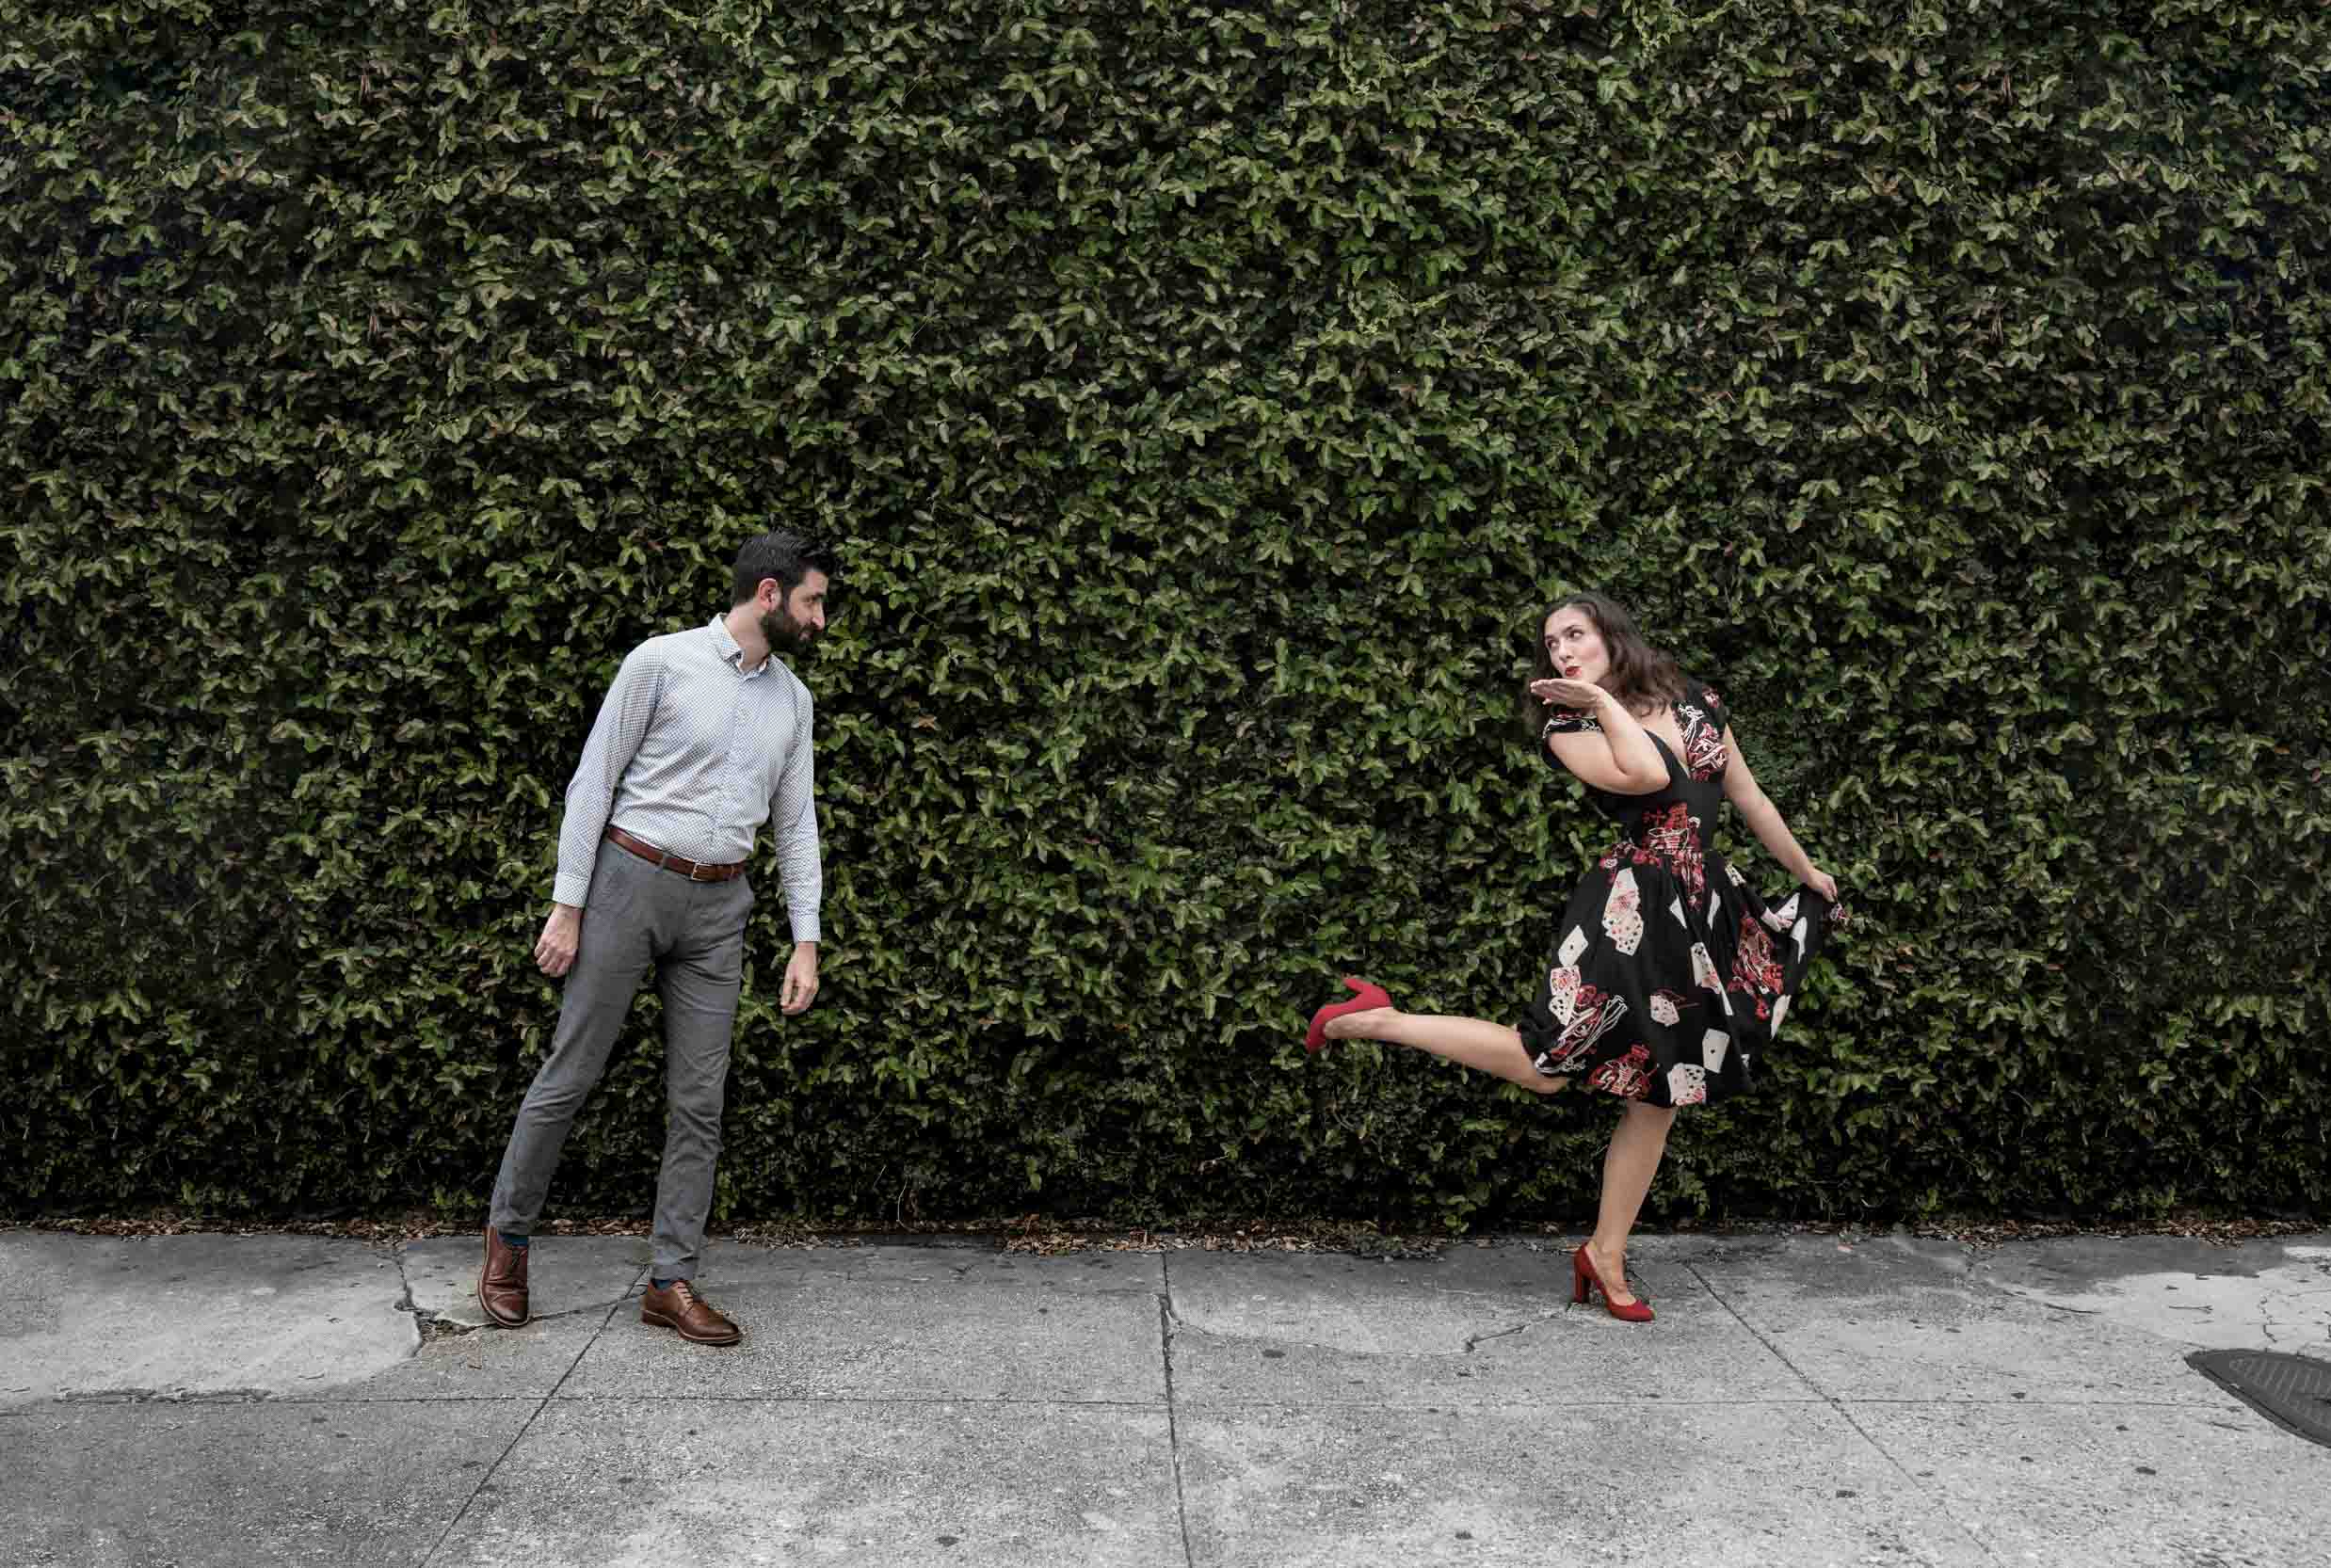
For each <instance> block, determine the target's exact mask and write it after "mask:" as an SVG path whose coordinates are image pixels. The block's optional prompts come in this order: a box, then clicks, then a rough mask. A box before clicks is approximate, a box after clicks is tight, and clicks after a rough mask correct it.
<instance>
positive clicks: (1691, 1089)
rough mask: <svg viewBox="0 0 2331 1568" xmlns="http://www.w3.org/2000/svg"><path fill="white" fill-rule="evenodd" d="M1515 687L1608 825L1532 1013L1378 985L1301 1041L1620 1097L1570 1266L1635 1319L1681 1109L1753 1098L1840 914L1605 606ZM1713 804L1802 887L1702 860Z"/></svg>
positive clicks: (1699, 699) (1355, 983) (1644, 1311)
mask: <svg viewBox="0 0 2331 1568" xmlns="http://www.w3.org/2000/svg"><path fill="white" fill-rule="evenodd" d="M1529 689H1530V695H1531V697H1532V698H1533V699H1535V700H1534V702H1533V703H1532V704H1531V705H1530V711H1531V718H1532V723H1533V728H1535V732H1536V737H1537V743H1536V744H1537V746H1538V750H1539V755H1541V756H1542V757H1544V758H1545V759H1546V761H1547V763H1548V765H1549V766H1551V767H1553V768H1555V769H1556V770H1558V771H1566V772H1567V773H1569V774H1572V775H1574V776H1577V777H1578V778H1579V779H1580V780H1581V781H1583V783H1584V784H1585V785H1586V792H1587V797H1588V798H1589V799H1591V800H1592V801H1593V802H1594V803H1595V805H1596V806H1597V807H1599V808H1601V810H1602V811H1603V812H1604V813H1605V814H1606V815H1608V816H1611V817H1613V818H1615V819H1616V821H1617V823H1618V825H1619V830H1620V837H1619V840H1618V842H1617V843H1616V845H1614V846H1613V847H1612V849H1611V851H1610V853H1609V854H1607V855H1605V856H1603V857H1602V858H1601V860H1600V862H1598V863H1597V865H1596V867H1595V869H1593V870H1591V871H1589V872H1587V873H1586V875H1585V876H1584V877H1583V878H1582V879H1581V880H1580V882H1579V884H1578V888H1577V889H1576V890H1575V891H1574V892H1573V893H1572V894H1571V895H1570V902H1569V905H1568V907H1567V909H1566V910H1565V911H1564V913H1563V917H1562V922H1561V924H1560V925H1559V926H1558V927H1557V928H1556V931H1555V937H1554V943H1555V946H1554V955H1553V961H1552V962H1551V964H1550V965H1549V966H1548V968H1547V973H1546V978H1545V980H1544V981H1542V982H1541V983H1540V984H1539V986H1538V996H1537V1003H1536V1005H1535V1006H1534V1007H1533V1008H1532V1009H1531V1010H1530V1013H1529V1016H1527V1017H1526V1018H1525V1019H1523V1020H1522V1022H1521V1024H1520V1026H1519V1028H1510V1027H1508V1026H1506V1025H1504V1024H1498V1023H1490V1022H1487V1020H1485V1019H1481V1018H1459V1017H1446V1016H1432V1015H1423V1014H1412V1013H1402V1012H1400V1011H1398V1010H1396V1009H1395V1008H1394V1007H1393V1006H1392V1000H1391V997H1389V996H1387V995H1386V994H1385V993H1384V991H1383V990H1382V988H1380V987H1378V986H1375V985H1372V984H1369V983H1367V982H1366V981H1362V980H1358V979H1357V978H1346V979H1345V981H1344V984H1345V985H1346V986H1348V987H1349V988H1350V989H1352V990H1354V991H1356V992H1358V996H1356V997H1354V998H1353V999H1352V1000H1349V1001H1345V1002H1342V1003H1340V1004H1337V1005H1335V1006H1330V1007H1323V1008H1321V1009H1320V1010H1319V1012H1318V1013H1317V1014H1316V1015H1315V1016H1313V1017H1312V1019H1311V1029H1310V1034H1309V1035H1308V1036H1307V1037H1306V1039H1305V1045H1306V1046H1307V1047H1308V1048H1310V1049H1312V1050H1317V1049H1319V1048H1321V1047H1322V1046H1323V1045H1325V1044H1326V1041H1327V1040H1331V1039H1334V1040H1350V1039H1365V1040H1388V1041H1391V1042H1392V1043H1393V1044H1396V1045H1403V1046H1414V1047H1416V1048H1418V1049H1420V1050H1428V1051H1431V1052H1432V1053H1433V1054H1434V1055H1436V1056H1445V1057H1447V1058H1449V1059H1450V1060H1451V1061H1453V1062H1459V1063H1462V1064H1465V1065H1466V1066H1469V1067H1478V1068H1480V1069H1481V1070H1482V1071H1484V1072H1488V1073H1495V1074H1496V1075H1497V1076H1498V1077H1500V1078H1503V1079H1505V1080H1509V1081H1511V1082H1515V1083H1519V1084H1521V1085H1522V1086H1523V1087H1525V1088H1528V1089H1532V1090H1535V1091H1536V1092H1537V1093H1539V1094H1552V1093H1554V1092H1555V1091H1557V1090H1560V1089H1565V1088H1567V1087H1569V1086H1570V1084H1571V1083H1573V1082H1583V1084H1584V1085H1585V1086H1586V1087H1587V1088H1589V1089H1599V1090H1601V1091H1603V1092H1605V1093H1608V1094H1612V1095H1616V1096H1618V1097H1619V1098H1620V1099H1622V1100H1624V1101H1625V1102H1626V1109H1625V1112H1623V1114H1622V1115H1621V1116H1620V1118H1619V1124H1618V1128H1617V1129H1616V1131H1615V1132H1613V1133H1612V1135H1611V1147H1610V1152H1609V1153H1608V1154H1607V1155H1606V1156H1605V1157H1604V1159H1603V1164H1602V1207H1601V1212H1600V1218H1599V1220H1598V1221H1597V1224H1596V1225H1595V1233H1594V1236H1593V1239H1592V1240H1589V1241H1587V1243H1586V1244H1585V1245H1584V1246H1583V1247H1581V1248H1579V1249H1578V1252H1577V1253H1576V1255H1575V1256H1573V1258H1572V1260H1571V1276H1572V1288H1571V1300H1572V1301H1573V1302H1585V1301H1587V1300H1589V1289H1590V1288H1595V1289H1600V1291H1601V1292H1602V1300H1603V1304H1604V1305H1605V1306H1606V1307H1607V1308H1609V1310H1610V1312H1611V1315H1612V1316H1613V1317H1616V1318H1622V1319H1625V1320H1628V1321H1630V1322H1648V1321H1650V1320H1651V1309H1650V1307H1649V1306H1648V1305H1646V1304H1644V1303H1642V1302H1640V1301H1638V1300H1637V1299H1636V1298H1635V1297H1634V1295H1633V1294H1632V1292H1631V1291H1630V1290H1629V1289H1628V1288H1627V1271H1626V1257H1627V1237H1628V1234H1629V1232H1631V1231H1632V1229H1633V1228H1634V1224H1635V1215H1636V1213H1637V1211H1638V1210H1640V1209H1641V1208H1642V1207H1643V1197H1644V1194H1645V1193H1646V1192H1648V1191H1649V1190H1650V1186H1651V1176H1652V1173H1654V1172H1655V1171H1657V1170H1658V1169H1659V1161H1660V1156H1661V1154H1662V1153H1663V1152H1664V1150H1665V1148H1666V1146H1667V1128H1668V1127H1669V1125H1670V1124H1671V1123H1673V1122H1674V1120H1675V1115H1676V1108H1677V1107H1678V1106H1682V1105H1701V1104H1706V1103H1709V1102H1711V1101H1713V1100H1718V1099H1721V1098H1723V1097H1724V1096H1727V1095H1731V1094H1737V1093H1739V1092H1740V1091H1741V1090H1743V1089H1745V1088H1746V1087H1748V1085H1749V1082H1750V1080H1751V1077H1752V1073H1753V1070H1754V1064H1755V1060H1756V1057H1757V1055H1758V1053H1760V1051H1761V1050H1762V1049H1763V1048H1764V1047H1765V1046H1766V1045H1767V1044H1768V1043H1770V1042H1771V1040H1772V1038H1773V1035H1774V1032H1776V1030H1778V1029H1779V1027H1780V1020H1781V1016H1782V1015H1783V1014H1784V1013H1786V1012H1787V1011H1788V1009H1789V999H1790V998H1791V997H1792V996H1793V995H1794V994H1795V992H1796V989H1797V986H1798V985H1799V984H1800V983H1802V981H1803V980H1804V978H1805V971H1806V968H1807V966H1808V965H1809V964H1810V963H1811V962H1812V960H1813V956H1814V954H1815V953H1816V952H1819V951H1820V948H1821V942H1822V937H1823V936H1824V934H1825V930H1826V928H1827V927H1828V926H1829V925H1830V924H1831V923H1833V922H1836V921H1840V920H1841V919H1842V912H1841V911H1839V910H1836V909H1835V904H1836V901H1837V896H1838V888H1837V883H1836V882H1835V881H1834V880H1832V879H1831V878H1830V877H1829V876H1828V875H1827V874H1826V873H1825V872H1822V871H1821V870H1819V869H1818V868H1817V867H1815V866H1814V864H1813V863H1812V861H1811V860H1809V859H1808V858H1807V857H1806V854H1805V851H1804V850H1803V849H1801V848H1799V847H1798V845H1797V841H1796V840H1795V839H1794V838H1793V837H1792V835H1791V834H1790V832H1789V828H1788V825H1787V824H1785V823H1783V822H1782V821H1781V816H1780V812H1779V811H1778V810H1777V809H1776V808H1775V807H1774V805H1773V803H1772V802H1771V801H1770V800H1767V799H1766V798H1765V795H1764V792H1763V791H1761V790H1760V789H1759V788H1757V780H1756V775H1754V774H1753V773H1751V772H1749V770H1748V763H1747V760H1745V759H1744V758H1743V757H1742V756H1741V754H1740V746H1739V743H1738V742H1737V741H1736V740H1735V739H1734V738H1733V735H1732V727H1731V714H1730V712H1728V710H1727V708H1726V707H1725V704H1724V701H1723V699H1722V698H1721V697H1719V696H1717V695H1716V694H1715V693H1714V692H1712V691H1710V690H1709V689H1708V688H1707V687H1705V686H1703V685H1700V684H1699V683H1697V682H1696V681H1694V680H1689V679H1688V678H1686V677H1685V676H1684V675H1683V673H1682V672H1681V671H1680V670H1679V669H1678V668H1677V667H1676V664H1675V662H1674V661H1673V660H1672V659H1670V658H1668V657H1667V655H1665V654H1664V653H1662V652H1660V651H1659V650H1657V649H1656V648H1652V647H1651V646H1650V645H1649V644H1648V643H1646V642H1645V641H1644V640H1643V637H1642V635H1641V634H1640V633H1638V632H1636V630H1635V626H1634V621H1633V619H1632V617H1631V616H1629V615H1628V614H1627V612H1626V611H1625V610H1623V609H1621V608H1620V607H1619V606H1618V605H1617V604H1616V603H1614V602H1613V601H1612V600H1608V599H1605V598H1603V597H1602V596H1601V595H1600V594H1579V595H1576V596H1574V597H1572V598H1570V599H1567V600H1563V601H1562V602H1561V603H1560V604H1557V605H1556V606H1555V607H1554V608H1553V610H1552V611H1551V612H1550V613H1549V614H1548V615H1547V616H1546V618H1545V620H1544V622H1543V623H1542V624H1541V626H1540V636H1539V642H1538V654H1537V667H1536V670H1535V678H1534V679H1533V680H1531V682H1530V688H1529ZM1539 719H1542V720H1543V722H1542V723H1538V722H1537V721H1538V720H1539ZM1727 799H1728V800H1730V801H1731V803H1732V806H1733V808H1734V809H1736V810H1738V811H1739V812H1740V814H1741V818H1742V820H1743V821H1744V822H1746V823H1747V824H1748V827H1749V830H1750V831H1751V832H1753V833H1754V834H1755V835H1756V836H1757V838H1758V840H1760V842H1761V843H1762V844H1763V845H1764V847H1765V848H1766V849H1767V850H1769V851H1771V852H1772V854H1773V857H1774V858H1775V859H1776V860H1778V861H1779V862H1780V863H1781V866H1782V867H1783V868H1784V869H1785V870H1787V871H1788V872H1790V874H1791V875H1792V876H1793V877H1795V878H1796V880H1797V882H1798V883H1799V884H1800V886H1799V888H1798V889H1797V890H1796V891H1794V892H1792V893H1791V894H1790V896H1789V897H1788V899H1787V900H1786V901H1785V902H1784V903H1782V904H1779V905H1777V906H1776V907H1770V908H1768V907H1767V906H1766V904H1765V903H1764V901H1763V900H1762V899H1760V898H1759V897H1758V896H1757V894H1756V892H1755V890H1754V889H1752V888H1749V887H1748V885H1747V884H1746V882H1745V881H1744V880H1743V878H1742V876H1741V874H1740V872H1737V871H1734V870H1733V869H1732V868H1731V867H1730V866H1729V865H1728V864H1727V863H1726V862H1725V860H1724V859H1723V858H1722V857H1721V856H1717V855H1715V854H1713V853H1712V851H1711V850H1710V849H1709V847H1708V840H1709V838H1710V835H1711V834H1712V831H1713V830H1714V827H1715V823H1716V812H1717V808H1718V806H1719V805H1720V803H1721V802H1722V801H1724V800H1727Z"/></svg>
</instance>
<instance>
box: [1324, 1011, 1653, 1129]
mask: <svg viewBox="0 0 2331 1568" xmlns="http://www.w3.org/2000/svg"><path fill="white" fill-rule="evenodd" d="M1327 1037H1328V1038H1329V1039H1331V1040H1385V1041H1389V1042H1390V1043H1391V1044H1392V1045H1395V1046H1413V1047H1415V1048H1417V1049H1418V1050H1423V1051H1430V1052H1432V1053H1433V1054H1434V1055H1435V1056H1445V1057H1447V1058H1448V1059H1449V1060H1450V1061H1452V1062H1455V1063H1456V1064H1458V1065H1460V1066H1466V1067H1478V1068H1479V1069H1480V1070H1481V1071H1483V1072H1485V1073H1495V1074H1496V1075H1497V1076H1498V1077H1500V1078H1502V1079H1503V1080H1505V1081H1506V1082H1508V1083H1519V1084H1520V1085H1521V1086H1522V1087H1523V1088H1524V1089H1528V1090H1530V1091H1532V1092H1533V1093H1535V1094H1540V1095H1551V1094H1552V1093H1554V1092H1555V1091H1556V1090H1558V1089H1567V1088H1568V1087H1569V1086H1570V1080H1568V1079H1567V1078H1548V1077H1547V1076H1546V1075H1545V1074H1544V1073H1541V1072H1539V1071H1538V1070H1537V1067H1536V1065H1535V1064H1534V1063H1532V1062H1531V1060H1530V1052H1529V1051H1528V1049H1527V1048H1524V1047H1523V1045H1522V1043H1521V1036H1520V1034H1519V1033H1518V1032H1515V1031H1514V1030H1512V1029H1509V1028H1507V1027H1506V1026H1505V1025H1503V1024H1493V1023H1490V1022H1489V1021H1488V1020H1487V1019H1486V1018H1460V1017H1455V1016H1451V1015H1449V1014H1446V1013H1403V1012H1402V1011H1400V1009H1398V1008H1396V1007H1371V1008H1368V1009H1366V1010H1365V1011H1362V1012H1358V1013H1346V1014H1344V1015H1343V1016H1341V1017H1335V1018H1330V1019H1328V1020H1327ZM1654 1158H1656V1156H1655V1157H1654Z"/></svg>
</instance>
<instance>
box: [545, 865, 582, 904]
mask: <svg viewBox="0 0 2331 1568" xmlns="http://www.w3.org/2000/svg"><path fill="white" fill-rule="evenodd" d="M590 896H591V873H590V872H559V873H558V880H557V881H556V882H555V883H553V884H552V885H551V902H552V903H553V904H573V905H574V906H575V907H576V908H577V909H580V908H582V907H583V904H584V901H585V900H586V899H588V898H589V897H590Z"/></svg>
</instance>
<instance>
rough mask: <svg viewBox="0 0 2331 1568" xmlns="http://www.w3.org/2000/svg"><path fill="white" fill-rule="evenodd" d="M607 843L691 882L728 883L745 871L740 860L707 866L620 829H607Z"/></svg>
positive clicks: (743, 863) (743, 864)
mask: <svg viewBox="0 0 2331 1568" xmlns="http://www.w3.org/2000/svg"><path fill="white" fill-rule="evenodd" d="M607 841H608V842H609V843H611V844H614V845H616V846H617V847H618V848H620V849H628V850H630V851H631V852H632V853H633V854H634V855H636V856H639V857H640V858H641V859H642V860H647V861H651V862H653V863H654V864H656V865H659V866H661V867H663V868H664V869H665V870H666V871H667V872H679V873H680V874H681V875H683V876H684V877H686V878H687V879H688V880H689V881H691V882H726V881H728V880H729V879H730V878H731V877H732V876H734V875H736V873H737V872H741V871H743V870H744V869H745V862H744V861H742V860H739V861H738V862H737V863H736V864H735V865H733V866H707V865H705V864H703V863H702V862H701V861H697V860H690V859H686V858H684V857H683V856H678V855H674V854H672V853H671V852H670V851H669V850H662V849H658V848H656V847H655V846H654V845H653V844H651V843H650V842H648V840H645V839H642V838H640V837H639V836H638V835H637V834H634V833H626V832H624V831H623V830H622V829H621V828H619V827H610V828H609V829H607Z"/></svg>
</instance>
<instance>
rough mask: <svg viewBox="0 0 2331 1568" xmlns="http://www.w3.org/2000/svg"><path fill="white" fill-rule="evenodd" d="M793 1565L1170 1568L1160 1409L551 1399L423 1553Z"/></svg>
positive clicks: (587, 1565)
mask: <svg viewBox="0 0 2331 1568" xmlns="http://www.w3.org/2000/svg"><path fill="white" fill-rule="evenodd" d="M1152 1349H1154V1346H1153V1347H1152ZM803 1560H813V1561H820V1562H834V1563H843V1564H860V1565H865V1568H892V1565H893V1564H895V1565H901V1568H910V1565H917V1564H934V1565H935V1564H947V1565H949V1568H965V1565H966V1564H1000V1563H1011V1564H1015V1565H1025V1568H1053V1565H1059V1568H1086V1565H1088V1564H1094V1563H1106V1564H1110V1565H1111V1568H1116V1565H1117V1564H1124V1565H1125V1568H1180V1565H1181V1564H1182V1562H1183V1556H1182V1534H1181V1528H1180V1526H1179V1523H1178V1522H1177V1518H1176V1506H1175V1499H1174V1494H1173V1486H1172V1481H1171V1479H1170V1458H1169V1454H1168V1437H1167V1432H1166V1417H1165V1411H1164V1410H1163V1409H1162V1408H1158V1409H1141V1408H1137V1407H1135V1408H1128V1407H1107V1406H1093V1405H1058V1404H1049V1403H1042V1402H1038V1403H1030V1404H993V1403H985V1402H970V1403H966V1402H961V1401H951V1400H938V1401H927V1400H914V1401H894V1400H873V1401H867V1402H862V1403H860V1402H850V1403H828V1402H823V1401H796V1400H771V1401H767V1402H761V1401H735V1400H691V1399H676V1400H633V1399H628V1398H627V1399H617V1400H570V1399H565V1398H562V1399H560V1400H557V1401H556V1402H555V1403H554V1404H553V1406H552V1407H551V1408H550V1409H549V1410H548V1411H546V1412H544V1414H543V1416H542V1417H541V1418H540V1419H539V1421H537V1422H536V1423H535V1425H534V1426H533V1427H532V1428H531V1429H530V1430H529V1432H528V1433H527V1438H526V1441H525V1443H524V1444H523V1445H522V1446H521V1447H520V1448H519V1449H518V1450H517V1451H516V1452H514V1453H513V1454H512V1455H511V1457H510V1459H509V1461H508V1462H507V1463H506V1464H504V1465H503V1466H502V1467H501V1468H500V1469H499V1470H498V1471H497V1472H496V1474H495V1476H494V1482H493V1490H492V1491H491V1492H490V1493H489V1494H486V1495H484V1496H480V1497H479V1499H478V1501H477V1503H476V1505H475V1506H474V1507H473V1508H472V1509H471V1510H470V1512H468V1514H467V1515H465V1516H464V1517H463V1519H462V1520H461V1522H460V1524H459V1525H458V1527H457V1528H455V1529H454V1531H453V1532H452V1534H451V1535H449V1536H448V1537H447V1538H446V1540H445V1542H444V1544H443V1545H442V1547H441V1548H440V1549H439V1551H438V1552H437V1553H436V1554H435V1557H434V1559H433V1561H434V1562H435V1563H437V1564H462V1565H465V1568H466V1565H476V1568H610V1565H617V1564H625V1565H630V1564H636V1565H638V1568H661V1565H664V1564H669V1563H685V1562H705V1563H713V1562H720V1563H752V1562H771V1563H776V1562H795V1561H803Z"/></svg>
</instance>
